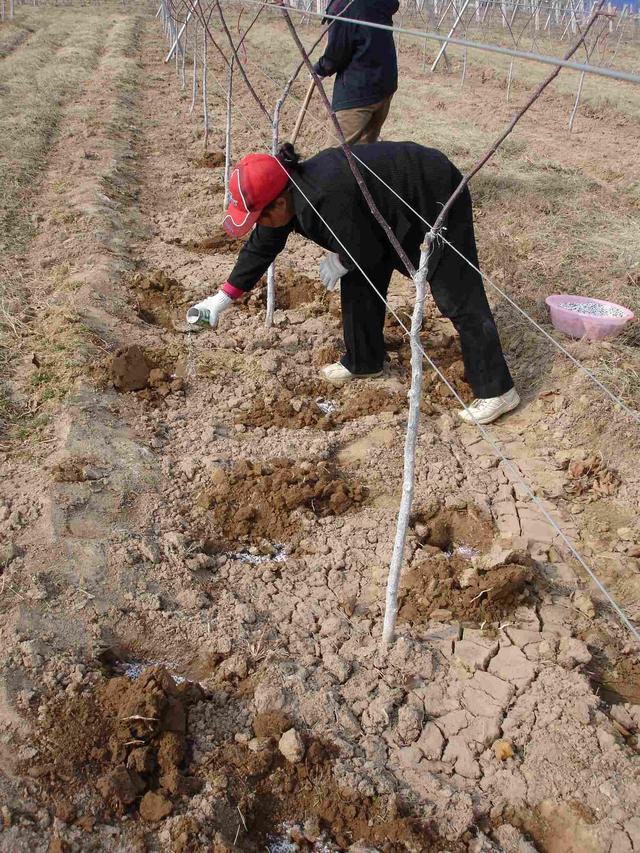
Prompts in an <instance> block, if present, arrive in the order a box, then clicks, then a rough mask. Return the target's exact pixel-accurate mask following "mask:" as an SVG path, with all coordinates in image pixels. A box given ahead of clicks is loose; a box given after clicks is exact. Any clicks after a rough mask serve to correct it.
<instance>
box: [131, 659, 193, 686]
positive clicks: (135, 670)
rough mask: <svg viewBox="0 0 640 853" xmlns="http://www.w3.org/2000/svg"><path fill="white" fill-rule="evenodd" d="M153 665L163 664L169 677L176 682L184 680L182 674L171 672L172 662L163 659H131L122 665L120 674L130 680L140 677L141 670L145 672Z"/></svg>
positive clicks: (179, 682)
mask: <svg viewBox="0 0 640 853" xmlns="http://www.w3.org/2000/svg"><path fill="white" fill-rule="evenodd" d="M153 666H163V667H165V668H166V669H167V670H168V671H169V672H170V675H171V678H173V680H174V681H175V683H176V684H181V683H182V682H183V681H184V677H183V676H182V675H176V674H175V673H174V672H171V667H172V664H170V663H166V662H165V661H159V660H156V661H131V662H130V663H127V664H125V665H124V668H123V671H122V674H123V675H124V676H125V677H126V678H130V679H131V680H132V681H135V680H136V679H138V678H140V676H141V675H142V673H143V672H146V671H147V670H148V669H151V667H153Z"/></svg>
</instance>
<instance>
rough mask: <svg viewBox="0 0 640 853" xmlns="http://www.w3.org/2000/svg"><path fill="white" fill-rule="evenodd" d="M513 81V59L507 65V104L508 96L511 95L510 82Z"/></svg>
mask: <svg viewBox="0 0 640 853" xmlns="http://www.w3.org/2000/svg"><path fill="white" fill-rule="evenodd" d="M512 79H513V59H512V60H511V62H510V63H509V74H508V76H507V103H509V95H510V94H511V80H512Z"/></svg>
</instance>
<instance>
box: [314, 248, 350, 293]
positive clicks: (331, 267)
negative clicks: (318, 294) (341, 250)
mask: <svg viewBox="0 0 640 853" xmlns="http://www.w3.org/2000/svg"><path fill="white" fill-rule="evenodd" d="M348 272H349V270H347V269H345V268H344V267H343V266H342V264H341V263H340V258H339V257H338V255H336V254H335V253H334V254H331V255H325V256H324V258H323V259H322V261H321V262H320V281H321V282H322V284H323V285H324V287H325V288H326V289H327V290H333V289H334V287H335V286H336V284H337V283H338V282H339V281H340V279H341V278H342V276H343V275H346V274H347V273H348Z"/></svg>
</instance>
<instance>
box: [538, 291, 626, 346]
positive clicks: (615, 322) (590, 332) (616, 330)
mask: <svg viewBox="0 0 640 853" xmlns="http://www.w3.org/2000/svg"><path fill="white" fill-rule="evenodd" d="M545 302H546V303H547V305H548V306H549V312H550V313H551V322H552V323H553V325H554V327H555V328H556V329H557V330H558V331H559V332H564V334H565V335H569V337H571V338H587V339H588V340H590V341H600V340H602V339H603V338H612V337H614V336H615V335H619V334H620V332H621V331H622V330H623V329H624V327H625V326H626V325H627V323H629V322H630V321H631V320H633V318H634V314H633V311H629V309H628V308H625V307H624V305H618V304H617V302H607V301H606V300H604V299H590V298H589V297H588V296H572V295H571V294H569V293H555V294H553V296H547V298H546V299H545ZM563 302H596V303H598V304H600V305H607V306H610V307H611V306H612V307H614V308H619V309H620V310H621V311H624V316H623V317H592V316H591V315H589V314H578V312H577V311H571V310H570V309H568V308H561V307H560V305H561V304H562V303H563Z"/></svg>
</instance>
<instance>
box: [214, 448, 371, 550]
mask: <svg viewBox="0 0 640 853" xmlns="http://www.w3.org/2000/svg"><path fill="white" fill-rule="evenodd" d="M212 480H213V486H212V487H211V488H209V489H207V490H206V491H205V492H204V493H203V494H202V495H201V496H200V505H201V506H204V507H206V508H208V509H211V510H212V511H213V515H214V518H215V520H216V522H217V524H218V525H219V527H220V529H221V531H222V533H223V535H224V537H225V538H226V539H227V540H231V541H235V540H245V541H246V540H251V541H260V540H261V539H263V538H267V539H268V538H272V539H273V538H276V539H278V540H282V539H286V538H288V537H291V536H293V534H294V533H296V531H297V530H298V528H299V526H300V524H299V519H300V512H303V511H306V512H309V513H311V514H312V515H314V516H316V517H319V518H322V517H324V516H327V515H342V514H343V513H345V512H348V510H350V509H351V508H352V507H355V506H358V505H361V504H362V502H363V501H364V500H365V497H366V490H365V489H364V488H363V487H362V486H360V485H358V484H354V483H351V482H350V481H349V480H348V479H346V478H344V477H343V476H341V475H340V473H339V472H338V471H337V470H336V469H335V468H334V466H332V465H330V464H329V463H327V462H318V463H311V462H308V463H303V464H302V465H299V464H297V463H295V462H293V461H291V460H289V459H272V460H271V461H270V462H268V463H261V462H249V461H241V462H237V463H236V464H235V465H233V466H232V467H231V468H229V469H225V468H222V467H220V468H216V469H215V471H214V472H213V474H212Z"/></svg>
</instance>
